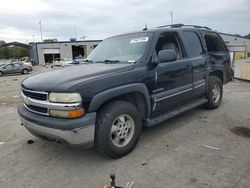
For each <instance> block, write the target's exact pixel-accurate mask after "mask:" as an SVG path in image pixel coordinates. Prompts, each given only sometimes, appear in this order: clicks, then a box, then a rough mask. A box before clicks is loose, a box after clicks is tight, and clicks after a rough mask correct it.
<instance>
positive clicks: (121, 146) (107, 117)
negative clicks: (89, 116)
mask: <svg viewBox="0 0 250 188" xmlns="http://www.w3.org/2000/svg"><path fill="white" fill-rule="evenodd" d="M141 129H142V119H141V116H140V113H139V112H138V110H137V109H136V107H135V106H134V105H132V104H131V103H129V102H125V101H113V102H110V103H109V104H107V105H106V106H104V107H103V108H102V109H101V110H100V111H99V113H98V115H97V124H96V130H95V147H96V150H97V151H98V152H99V153H101V154H106V155H108V156H109V157H111V158H120V157H123V156H125V155H127V154H128V153H130V152H131V151H132V150H133V149H134V148H135V146H136V144H137V142H138V140H139V137H140V133H141Z"/></svg>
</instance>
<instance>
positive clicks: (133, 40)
mask: <svg viewBox="0 0 250 188" xmlns="http://www.w3.org/2000/svg"><path fill="white" fill-rule="evenodd" d="M138 42H148V37H140V38H135V39H131V40H130V44H134V43H138Z"/></svg>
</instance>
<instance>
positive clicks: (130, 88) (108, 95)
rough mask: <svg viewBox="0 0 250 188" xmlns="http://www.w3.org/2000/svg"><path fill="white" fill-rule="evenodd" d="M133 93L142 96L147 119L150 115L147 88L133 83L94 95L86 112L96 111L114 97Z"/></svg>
mask: <svg viewBox="0 0 250 188" xmlns="http://www.w3.org/2000/svg"><path fill="white" fill-rule="evenodd" d="M134 92H137V93H140V94H142V95H143V96H144V98H145V102H146V106H147V116H148V117H149V116H150V114H151V101H150V97H149V93H148V90H147V87H146V86H145V84H143V83H133V84H127V85H123V86H118V87H115V88H111V89H108V90H105V91H102V92H100V93H98V94H96V95H95V96H94V97H93V98H92V100H91V102H90V105H89V109H88V111H89V112H94V111H97V110H98V109H99V108H100V107H101V105H102V104H104V103H105V102H106V101H108V100H110V99H112V98H114V97H118V96H121V95H125V94H129V93H134Z"/></svg>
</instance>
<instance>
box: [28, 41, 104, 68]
mask: <svg viewBox="0 0 250 188" xmlns="http://www.w3.org/2000/svg"><path fill="white" fill-rule="evenodd" d="M100 42H101V40H86V41H58V42H38V43H30V45H31V46H32V48H31V50H30V58H31V60H33V61H34V64H37V65H41V64H44V63H49V62H53V61H54V60H55V59H74V58H75V57H78V56H82V57H84V58H86V57H87V56H88V55H89V54H90V52H91V51H92V50H93V49H94V48H95V47H96V46H97V45H98V44H99V43H100Z"/></svg>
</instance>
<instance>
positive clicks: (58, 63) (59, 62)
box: [53, 58, 72, 67]
mask: <svg viewBox="0 0 250 188" xmlns="http://www.w3.org/2000/svg"><path fill="white" fill-rule="evenodd" d="M71 63H72V59H71V58H62V59H61V58H57V59H55V61H53V66H60V67H67V66H70V65H71Z"/></svg>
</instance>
